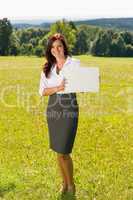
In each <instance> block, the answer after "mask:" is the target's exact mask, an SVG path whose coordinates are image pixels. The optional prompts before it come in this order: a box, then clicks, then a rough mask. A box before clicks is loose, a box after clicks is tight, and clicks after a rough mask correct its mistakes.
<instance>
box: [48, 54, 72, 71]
mask: <svg viewBox="0 0 133 200" xmlns="http://www.w3.org/2000/svg"><path fill="white" fill-rule="evenodd" d="M71 59H72V58H71V57H70V56H67V58H66V61H65V63H64V64H63V67H64V66H65V65H67V64H69V63H71ZM63 67H62V68H63ZM52 68H53V70H56V64H54V65H53V67H52Z"/></svg>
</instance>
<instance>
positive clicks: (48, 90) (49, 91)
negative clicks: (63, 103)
mask: <svg viewBox="0 0 133 200" xmlns="http://www.w3.org/2000/svg"><path fill="white" fill-rule="evenodd" d="M64 89H65V81H64V80H63V81H62V82H61V84H60V85H59V86H56V87H51V88H45V89H44V91H43V94H42V95H43V96H49V95H51V94H54V93H56V92H59V91H62V90H64Z"/></svg>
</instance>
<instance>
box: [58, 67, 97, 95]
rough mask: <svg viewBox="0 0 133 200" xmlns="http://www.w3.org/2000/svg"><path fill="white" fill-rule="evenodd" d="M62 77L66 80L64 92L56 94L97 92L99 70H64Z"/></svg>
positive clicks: (90, 68) (95, 68)
mask: <svg viewBox="0 0 133 200" xmlns="http://www.w3.org/2000/svg"><path fill="white" fill-rule="evenodd" d="M62 75H63V76H64V77H65V79H66V80H67V83H66V85H65V90H64V91H60V92H57V93H58V94H63V93H71V92H98V91H99V68H98V67H77V68H74V67H72V68H69V69H67V68H65V69H64V70H62Z"/></svg>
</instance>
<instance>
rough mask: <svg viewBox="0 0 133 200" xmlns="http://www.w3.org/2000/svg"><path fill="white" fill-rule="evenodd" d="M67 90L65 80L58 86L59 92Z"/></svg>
mask: <svg viewBox="0 0 133 200" xmlns="http://www.w3.org/2000/svg"><path fill="white" fill-rule="evenodd" d="M64 89H65V80H64V79H63V80H62V82H61V84H60V85H59V86H58V92H59V91H62V90H64Z"/></svg>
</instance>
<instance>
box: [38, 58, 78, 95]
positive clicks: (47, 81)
mask: <svg viewBox="0 0 133 200" xmlns="http://www.w3.org/2000/svg"><path fill="white" fill-rule="evenodd" d="M79 66H80V60H78V59H75V58H72V57H70V56H68V57H67V59H66V61H65V63H64V65H63V67H62V69H61V70H60V73H59V74H57V72H56V65H53V66H52V68H51V71H50V77H49V78H46V76H45V74H44V72H43V71H42V72H41V77H40V86H39V94H40V95H41V96H43V93H45V88H51V87H56V86H59V85H60V84H61V82H62V80H63V79H64V76H63V74H62V70H63V69H64V68H65V67H70V68H71V67H79Z"/></svg>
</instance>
